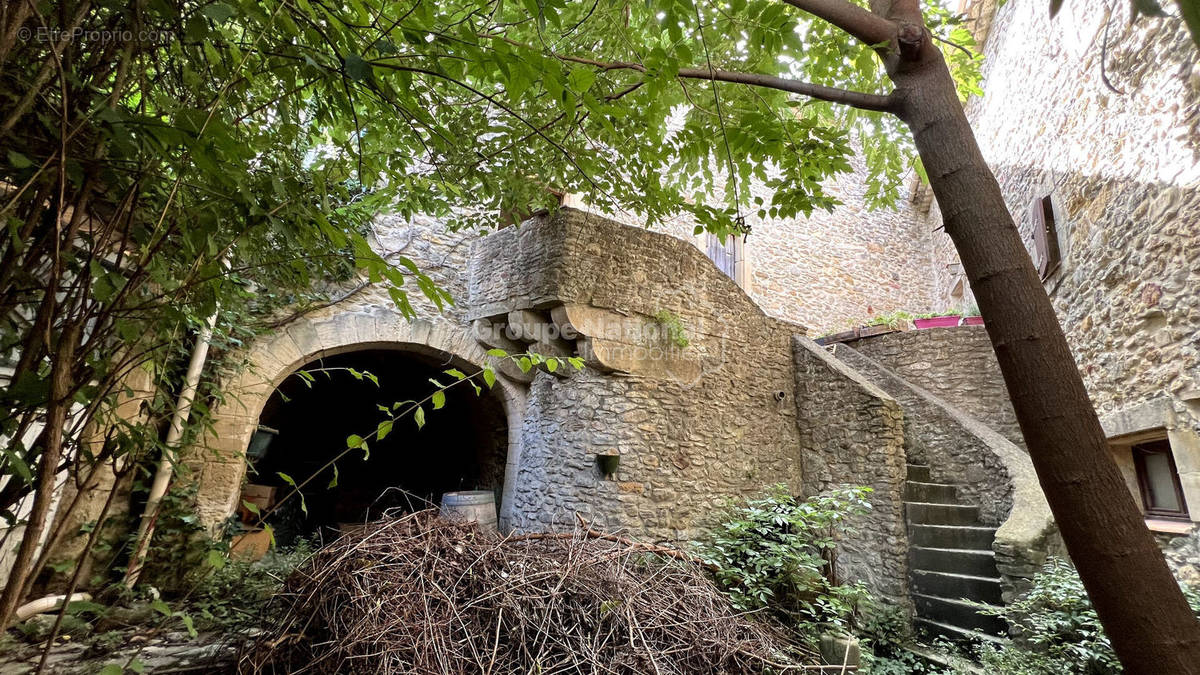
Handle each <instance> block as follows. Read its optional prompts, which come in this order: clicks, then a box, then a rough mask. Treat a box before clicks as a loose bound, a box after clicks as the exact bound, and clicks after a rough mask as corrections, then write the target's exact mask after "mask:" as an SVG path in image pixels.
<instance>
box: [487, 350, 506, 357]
mask: <svg viewBox="0 0 1200 675" xmlns="http://www.w3.org/2000/svg"><path fill="white" fill-rule="evenodd" d="M487 355H488V356H496V357H499V358H504V357H506V356H508V352H506V351H504V350H503V349H499V348H492V349H489V350H487Z"/></svg>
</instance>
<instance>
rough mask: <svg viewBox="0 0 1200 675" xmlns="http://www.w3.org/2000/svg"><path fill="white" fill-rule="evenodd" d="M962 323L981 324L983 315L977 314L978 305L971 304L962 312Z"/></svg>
mask: <svg viewBox="0 0 1200 675" xmlns="http://www.w3.org/2000/svg"><path fill="white" fill-rule="evenodd" d="M963 325H964V326H982V325H983V317H982V316H980V315H979V306H978V305H971V306H970V307H968V308H967V311H965V312H963Z"/></svg>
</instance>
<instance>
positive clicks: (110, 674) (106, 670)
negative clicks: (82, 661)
mask: <svg viewBox="0 0 1200 675" xmlns="http://www.w3.org/2000/svg"><path fill="white" fill-rule="evenodd" d="M124 672H125V669H124V668H122V667H121V666H120V665H118V664H116V663H110V664H107V665H106V666H104V667H103V668H101V669H100V673H99V675H121V674H122V673H124ZM135 672H136V671H135Z"/></svg>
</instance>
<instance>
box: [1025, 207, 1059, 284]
mask: <svg viewBox="0 0 1200 675" xmlns="http://www.w3.org/2000/svg"><path fill="white" fill-rule="evenodd" d="M1029 212H1030V216H1031V217H1032V218H1033V264H1034V266H1035V267H1037V271H1038V275H1039V276H1040V277H1041V278H1042V280H1043V281H1045V280H1046V278H1047V277H1049V276H1050V275H1051V274H1053V273H1054V271H1055V270H1057V269H1058V265H1059V263H1060V262H1062V256H1061V254H1060V252H1059V250H1058V228H1057V225H1056V223H1055V222H1054V202H1053V200H1052V199H1051V198H1050V195H1046V196H1045V197H1038V198H1037V199H1034V200H1033V203H1032V204H1030V206H1029Z"/></svg>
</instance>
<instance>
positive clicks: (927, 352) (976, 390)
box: [846, 326, 1025, 447]
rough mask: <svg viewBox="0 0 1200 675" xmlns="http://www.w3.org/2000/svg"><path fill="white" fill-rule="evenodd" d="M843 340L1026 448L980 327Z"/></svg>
mask: <svg viewBox="0 0 1200 675" xmlns="http://www.w3.org/2000/svg"><path fill="white" fill-rule="evenodd" d="M846 344H847V346H850V347H853V348H854V349H855V350H856V351H858V352H859V353H861V354H863V355H864V356H869V357H871V358H872V359H874V360H876V361H878V362H879V363H881V364H883V365H884V366H885V367H887V369H888V370H891V371H892V372H894V373H896V374H897V375H899V376H900V377H902V378H904V379H905V380H908V381H909V382H912V383H915V384H918V385H920V386H921V387H922V388H923V389H925V390H927V391H929V392H930V393H931V394H933V395H935V396H937V397H938V398H940V399H942V400H943V401H945V402H947V403H949V404H950V405H952V406H954V407H956V408H958V409H960V410H962V411H963V412H965V413H967V414H968V415H970V416H972V417H974V418H976V419H978V420H979V421H981V422H983V423H984V424H986V425H988V426H989V427H991V428H992V429H995V430H996V431H998V432H1000V433H1001V434H1002V435H1003V436H1004V437H1005V438H1007V439H1008V440H1010V441H1012V442H1013V443H1016V444H1017V445H1019V446H1021V447H1025V439H1024V438H1022V437H1021V428H1020V426H1018V425H1017V415H1016V413H1015V412H1013V407H1012V403H1011V402H1010V401H1009V399H1008V390H1007V389H1006V388H1005V386H1004V377H1003V376H1002V375H1001V374H1000V364H999V363H997V362H996V353H995V352H994V351H992V343H991V341H989V340H988V335H987V329H985V328H984V327H983V326H958V327H955V328H929V329H925V330H911V331H905V332H899V333H887V334H884V335H876V336H874V337H868V338H863V339H860V340H854V341H851V342H847V343H846Z"/></svg>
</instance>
